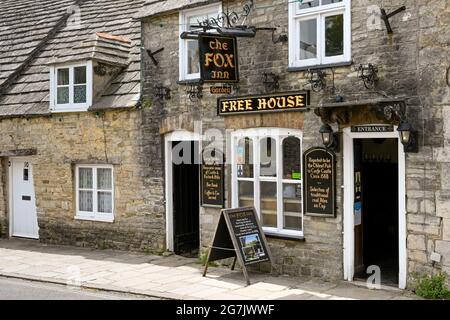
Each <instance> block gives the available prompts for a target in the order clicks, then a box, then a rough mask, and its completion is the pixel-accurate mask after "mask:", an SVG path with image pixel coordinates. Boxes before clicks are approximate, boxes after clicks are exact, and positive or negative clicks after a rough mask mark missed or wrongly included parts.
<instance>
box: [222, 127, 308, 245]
mask: <svg viewBox="0 0 450 320" xmlns="http://www.w3.org/2000/svg"><path fill="white" fill-rule="evenodd" d="M231 137H232V150H231V152H232V184H231V185H232V205H233V207H247V206H254V207H255V209H256V211H257V212H258V214H259V218H260V220H261V223H262V226H263V230H264V232H265V233H266V234H272V235H282V236H286V237H294V238H296V237H301V236H303V206H302V188H303V185H302V174H301V172H302V158H301V155H302V132H301V131H299V130H293V129H281V128H255V129H245V130H238V131H235V132H233V133H232V134H231Z"/></svg>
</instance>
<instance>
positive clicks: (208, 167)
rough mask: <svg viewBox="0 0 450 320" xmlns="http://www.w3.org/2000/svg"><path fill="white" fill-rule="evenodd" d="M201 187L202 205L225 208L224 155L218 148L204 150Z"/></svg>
mask: <svg viewBox="0 0 450 320" xmlns="http://www.w3.org/2000/svg"><path fill="white" fill-rule="evenodd" d="M201 188H202V190H201V191H202V192H201V195H202V196H201V199H202V206H205V207H219V208H223V204H224V156H223V153H222V151H220V150H218V149H217V148H207V149H204V150H203V153H202V169H201Z"/></svg>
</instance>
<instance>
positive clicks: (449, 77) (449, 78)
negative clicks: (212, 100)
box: [446, 67, 450, 87]
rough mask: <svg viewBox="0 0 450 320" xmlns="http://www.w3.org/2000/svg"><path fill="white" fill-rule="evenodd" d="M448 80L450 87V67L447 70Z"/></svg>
mask: <svg viewBox="0 0 450 320" xmlns="http://www.w3.org/2000/svg"><path fill="white" fill-rule="evenodd" d="M446 80H447V85H448V86H449V87H450V67H448V68H447V74H446Z"/></svg>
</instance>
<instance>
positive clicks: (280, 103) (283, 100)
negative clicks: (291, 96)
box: [277, 97, 286, 109]
mask: <svg viewBox="0 0 450 320" xmlns="http://www.w3.org/2000/svg"><path fill="white" fill-rule="evenodd" d="M277 103H278V108H280V109H284V108H286V98H285V97H278V98H277Z"/></svg>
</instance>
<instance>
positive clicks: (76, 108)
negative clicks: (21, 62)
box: [49, 60, 94, 113]
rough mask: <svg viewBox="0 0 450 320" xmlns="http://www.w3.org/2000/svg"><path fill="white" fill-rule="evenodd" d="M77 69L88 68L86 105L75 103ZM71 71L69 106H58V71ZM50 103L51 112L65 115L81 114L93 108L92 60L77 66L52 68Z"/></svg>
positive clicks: (76, 64) (67, 65) (66, 65)
mask: <svg viewBox="0 0 450 320" xmlns="http://www.w3.org/2000/svg"><path fill="white" fill-rule="evenodd" d="M75 67H86V102H85V103H73V90H74V76H75V74H74V68H75ZM66 68H67V69H69V84H68V87H69V103H67V104H59V105H58V104H57V102H56V99H57V80H58V79H57V71H58V69H66ZM49 72H50V102H49V108H50V111H51V112H54V113H64V112H80V111H87V110H88V108H89V107H90V106H92V96H93V90H94V89H93V88H94V84H93V63H92V60H88V61H86V62H82V63H75V64H73V63H72V64H62V65H52V66H50V70H49Z"/></svg>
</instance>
